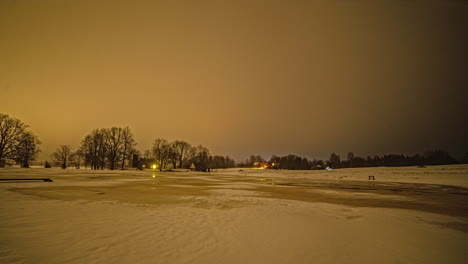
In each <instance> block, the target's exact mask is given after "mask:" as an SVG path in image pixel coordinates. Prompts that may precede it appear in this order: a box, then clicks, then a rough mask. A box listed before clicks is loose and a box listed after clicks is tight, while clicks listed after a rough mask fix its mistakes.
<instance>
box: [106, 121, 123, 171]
mask: <svg viewBox="0 0 468 264" xmlns="http://www.w3.org/2000/svg"><path fill="white" fill-rule="evenodd" d="M105 131H106V136H105V142H106V153H107V155H106V156H107V161H108V162H109V169H111V170H113V169H115V167H116V164H117V162H118V161H119V160H120V155H121V154H122V150H121V149H122V146H123V139H122V134H123V129H122V128H121V127H112V128H109V129H106V130H105Z"/></svg>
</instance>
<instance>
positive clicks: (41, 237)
mask: <svg viewBox="0 0 468 264" xmlns="http://www.w3.org/2000/svg"><path fill="white" fill-rule="evenodd" d="M368 176H374V177H375V179H376V180H375V181H372V180H371V181H369V180H368ZM34 177H50V178H52V179H53V180H54V181H53V182H41V181H26V182H8V181H0V263H467V262H468V247H467V245H468V198H467V197H468V189H467V188H468V165H452V166H434V167H427V168H416V167H404V168H360V169H341V170H333V171H275V170H252V169H242V171H239V169H229V170H218V171H216V172H212V173H197V172H186V171H180V172H152V171H143V172H141V171H134V170H128V171H91V170H84V169H81V170H74V169H70V170H61V169H56V168H53V169H43V168H32V169H20V168H4V169H0V179H2V178H3V179H6V178H34Z"/></svg>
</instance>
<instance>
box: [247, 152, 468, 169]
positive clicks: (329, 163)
mask: <svg viewBox="0 0 468 264" xmlns="http://www.w3.org/2000/svg"><path fill="white" fill-rule="evenodd" d="M462 162H463V163H468V153H466V155H465V158H464V159H463V160H462ZM457 163H458V162H457V160H456V159H455V158H453V157H452V156H451V155H450V153H448V152H447V151H445V150H431V151H426V152H424V154H423V155H421V154H414V155H403V154H388V155H383V156H378V155H375V156H374V157H371V156H367V157H366V158H364V157H359V156H356V155H354V153H353V152H348V154H347V158H346V159H344V160H342V159H341V157H340V155H337V154H336V153H332V154H331V155H330V157H329V158H328V160H326V161H323V160H317V159H313V160H308V159H307V158H305V157H300V156H297V155H294V154H289V155H287V156H276V155H273V156H272V157H271V158H270V160H269V161H268V162H267V161H266V160H265V159H263V158H262V157H261V156H260V155H251V156H250V158H248V159H247V160H246V161H245V162H241V163H239V164H238V167H250V168H251V167H260V166H264V165H263V164H266V167H267V168H271V169H282V170H320V169H325V168H327V167H329V168H333V169H337V168H358V167H380V166H384V167H400V166H425V165H447V164H457Z"/></svg>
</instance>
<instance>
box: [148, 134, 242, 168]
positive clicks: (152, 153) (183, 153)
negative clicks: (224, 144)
mask: <svg viewBox="0 0 468 264" xmlns="http://www.w3.org/2000/svg"><path fill="white" fill-rule="evenodd" d="M144 162H145V163H147V165H150V163H155V165H157V167H158V169H159V170H160V171H162V170H165V169H168V168H170V169H178V168H189V167H190V166H191V165H192V164H193V166H194V167H195V168H194V169H196V170H199V171H206V170H208V169H219V168H233V167H235V165H236V164H235V161H234V160H233V159H231V158H230V157H228V156H219V155H214V156H212V155H210V151H209V150H208V148H206V147H205V146H203V145H196V146H192V145H191V144H190V143H188V142H186V141H183V140H175V141H173V142H169V141H168V140H166V139H163V138H157V139H155V140H154V143H153V146H152V148H151V149H148V150H146V151H145V154H144Z"/></svg>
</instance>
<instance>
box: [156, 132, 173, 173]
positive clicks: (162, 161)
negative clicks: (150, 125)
mask: <svg viewBox="0 0 468 264" xmlns="http://www.w3.org/2000/svg"><path fill="white" fill-rule="evenodd" d="M169 153H170V144H169V142H168V141H167V140H165V139H162V138H157V139H156V140H154V143H153V148H152V149H151V155H152V157H153V158H154V159H156V162H157V163H158V164H159V170H160V171H162V170H163V169H164V168H165V167H166V164H167V162H168V161H169Z"/></svg>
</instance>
